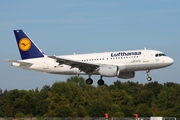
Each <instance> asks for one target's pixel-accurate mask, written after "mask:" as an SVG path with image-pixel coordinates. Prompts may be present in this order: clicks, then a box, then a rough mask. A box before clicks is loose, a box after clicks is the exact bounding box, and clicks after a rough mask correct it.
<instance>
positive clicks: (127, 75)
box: [117, 71, 135, 79]
mask: <svg viewBox="0 0 180 120" xmlns="http://www.w3.org/2000/svg"><path fill="white" fill-rule="evenodd" d="M117 77H118V78H123V79H130V78H134V77H135V72H134V71H133V72H121V73H120V74H119V75H118V76H117Z"/></svg>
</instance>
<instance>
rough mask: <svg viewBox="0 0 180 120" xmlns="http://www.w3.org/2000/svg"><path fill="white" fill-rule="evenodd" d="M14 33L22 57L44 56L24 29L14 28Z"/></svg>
mask: <svg viewBox="0 0 180 120" xmlns="http://www.w3.org/2000/svg"><path fill="white" fill-rule="evenodd" d="M14 35H15V37H16V41H17V45H18V48H19V52H20V55H21V58H22V59H29V58H38V57H44V55H43V52H42V51H41V50H40V49H39V48H38V46H37V45H36V44H35V43H34V42H33V41H32V40H31V39H30V38H29V37H28V36H27V34H26V33H25V32H24V31H23V30H14Z"/></svg>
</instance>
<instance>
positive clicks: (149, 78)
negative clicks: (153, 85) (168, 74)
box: [146, 70, 152, 81]
mask: <svg viewBox="0 0 180 120" xmlns="http://www.w3.org/2000/svg"><path fill="white" fill-rule="evenodd" d="M146 73H147V76H148V77H147V80H148V81H151V80H152V78H151V77H150V70H147V71H146Z"/></svg>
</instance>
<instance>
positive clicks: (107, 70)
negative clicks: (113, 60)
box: [98, 65, 119, 77]
mask: <svg viewBox="0 0 180 120" xmlns="http://www.w3.org/2000/svg"><path fill="white" fill-rule="evenodd" d="M98 72H99V74H100V75H101V76H104V77H115V76H118V75H119V67H118V66H115V65H104V66H100V67H99V70H98Z"/></svg>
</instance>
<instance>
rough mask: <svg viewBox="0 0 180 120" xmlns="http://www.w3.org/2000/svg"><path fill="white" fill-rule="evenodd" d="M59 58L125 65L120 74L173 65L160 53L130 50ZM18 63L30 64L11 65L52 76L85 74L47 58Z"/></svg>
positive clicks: (170, 59) (168, 58)
mask: <svg viewBox="0 0 180 120" xmlns="http://www.w3.org/2000/svg"><path fill="white" fill-rule="evenodd" d="M57 57H58V56H57ZM59 57H61V58H64V59H71V60H74V61H81V62H85V63H86V62H87V63H99V64H105V65H106V64H107V65H116V66H122V65H125V69H124V70H123V71H120V72H129V71H142V70H152V69H159V68H163V67H167V66H169V65H171V64H173V59H172V58H170V57H168V56H165V55H164V54H163V53H162V52H160V51H156V50H132V51H117V52H104V53H91V54H77V55H76V54H74V55H64V56H59ZM20 61H23V62H28V63H29V62H30V63H32V64H20V63H16V62H12V65H13V66H16V67H20V68H24V69H29V70H36V71H40V72H46V73H52V74H64V75H75V74H86V73H85V72H82V71H80V70H79V68H76V67H72V66H68V65H65V64H59V62H56V60H55V59H53V58H49V57H47V56H45V57H40V58H33V59H25V60H20ZM95 74H97V73H95Z"/></svg>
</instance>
